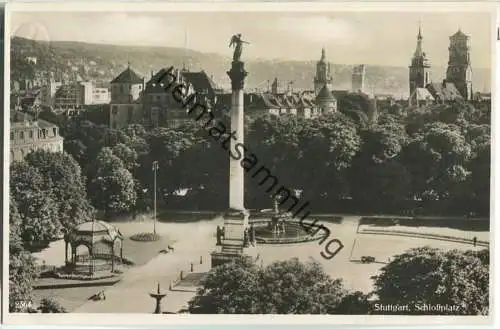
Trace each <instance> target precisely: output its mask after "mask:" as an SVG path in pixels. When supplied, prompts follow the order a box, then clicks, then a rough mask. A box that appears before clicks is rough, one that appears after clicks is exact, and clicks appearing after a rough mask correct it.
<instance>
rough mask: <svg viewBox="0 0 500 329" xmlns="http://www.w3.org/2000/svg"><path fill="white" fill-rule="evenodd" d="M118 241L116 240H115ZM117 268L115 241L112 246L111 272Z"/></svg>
mask: <svg viewBox="0 0 500 329" xmlns="http://www.w3.org/2000/svg"><path fill="white" fill-rule="evenodd" d="M115 241H116V240H115ZM114 270H115V243H114V242H113V245H112V246H111V272H114Z"/></svg>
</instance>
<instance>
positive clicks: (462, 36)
mask: <svg viewBox="0 0 500 329" xmlns="http://www.w3.org/2000/svg"><path fill="white" fill-rule="evenodd" d="M468 37H469V36H468V35H467V34H465V33H463V32H462V30H460V29H459V30H458V31H457V32H455V33H454V34H453V35H452V36H451V37H450V38H453V39H455V38H468Z"/></svg>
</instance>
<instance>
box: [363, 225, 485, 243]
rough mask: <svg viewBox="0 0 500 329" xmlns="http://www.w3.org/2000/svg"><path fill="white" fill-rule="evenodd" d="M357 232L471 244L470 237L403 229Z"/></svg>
mask: <svg viewBox="0 0 500 329" xmlns="http://www.w3.org/2000/svg"><path fill="white" fill-rule="evenodd" d="M359 233H361V234H381V235H384V234H385V235H398V236H408V237H415V238H425V239H436V240H445V241H451V242H459V243H467V244H472V239H465V238H460V237H454V236H449V235H441V234H433V233H417V232H411V231H403V230H383V229H361V230H360V231H359ZM476 243H477V245H478V246H483V247H489V246H490V243H489V242H488V241H480V240H477V242H476Z"/></svg>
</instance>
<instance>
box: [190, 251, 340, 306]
mask: <svg viewBox="0 0 500 329" xmlns="http://www.w3.org/2000/svg"><path fill="white" fill-rule="evenodd" d="M346 293H347V292H346V291H345V289H344V288H343V285H342V282H341V281H340V280H332V279H331V278H330V277H329V276H328V275H327V274H325V272H324V271H323V268H322V267H321V266H320V265H319V264H318V263H315V262H309V263H301V262H299V260H298V259H291V260H288V261H280V262H275V263H273V264H271V265H269V266H267V267H266V268H260V267H258V266H256V265H255V264H253V263H252V262H251V261H243V262H238V263H228V264H224V265H221V266H218V267H216V268H214V269H213V270H212V271H211V272H210V273H209V274H208V275H207V277H206V278H205V279H204V280H203V288H202V289H200V290H199V291H198V293H197V296H195V298H193V299H192V300H191V301H190V302H189V310H190V312H191V313H218V314H327V313H330V314H333V313H335V311H336V308H337V306H338V305H340V303H341V301H342V298H343V297H344V296H345V295H346Z"/></svg>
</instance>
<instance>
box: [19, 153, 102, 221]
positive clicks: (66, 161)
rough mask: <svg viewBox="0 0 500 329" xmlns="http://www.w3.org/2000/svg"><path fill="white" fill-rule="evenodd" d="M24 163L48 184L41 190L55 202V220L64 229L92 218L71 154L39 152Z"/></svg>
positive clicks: (27, 158) (29, 156)
mask: <svg viewBox="0 0 500 329" xmlns="http://www.w3.org/2000/svg"><path fill="white" fill-rule="evenodd" d="M25 160H26V162H27V163H28V164H30V165H31V166H32V167H34V168H37V169H38V171H39V172H40V174H41V175H42V176H43V177H46V178H47V179H46V181H47V182H50V184H48V185H47V186H45V187H44V189H45V190H49V191H51V193H52V195H53V198H54V200H56V201H57V204H58V219H59V221H60V222H61V225H62V226H63V227H64V228H65V229H66V230H69V229H71V228H73V227H75V226H76V225H78V224H80V223H83V222H85V221H89V220H91V219H92V217H93V216H94V209H93V208H92V206H91V205H90V204H89V202H88V200H87V192H86V186H85V178H84V177H82V173H81V169H80V166H79V165H78V163H77V162H76V161H75V160H74V159H73V158H72V157H71V155H69V154H67V153H59V152H58V153H56V152H49V151H45V150H38V151H35V152H31V153H30V154H28V155H27V156H26V159H25Z"/></svg>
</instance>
